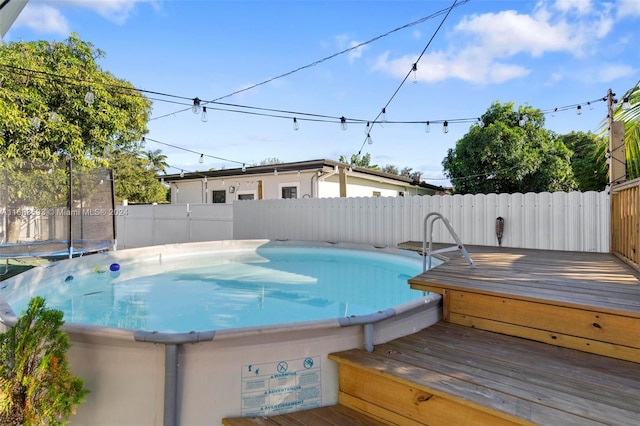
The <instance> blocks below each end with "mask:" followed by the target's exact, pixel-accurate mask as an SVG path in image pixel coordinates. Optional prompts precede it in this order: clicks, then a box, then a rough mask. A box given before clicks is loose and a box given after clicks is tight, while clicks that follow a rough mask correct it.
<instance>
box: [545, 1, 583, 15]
mask: <svg viewBox="0 0 640 426" xmlns="http://www.w3.org/2000/svg"><path fill="white" fill-rule="evenodd" d="M553 7H554V8H555V9H556V10H559V11H560V12H564V13H567V12H575V13H576V14H578V15H586V14H588V13H589V12H591V0H556V2H555V4H554V5H553Z"/></svg>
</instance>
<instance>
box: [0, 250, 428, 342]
mask: <svg viewBox="0 0 640 426" xmlns="http://www.w3.org/2000/svg"><path fill="white" fill-rule="evenodd" d="M410 254H412V253H407V254H406V255H404V256H399V255H391V254H388V253H384V252H372V251H364V250H354V249H346V248H335V247H314V246H309V245H304V246H302V245H298V246H291V245H282V244H280V245H278V244H275V245H271V246H263V247H259V248H257V249H255V248H253V247H246V248H236V249H231V250H211V251H205V252H201V253H190V254H189V255H188V256H184V255H180V254H176V255H174V256H169V255H166V254H165V255H164V256H163V255H162V254H158V255H154V256H151V257H148V256H144V257H141V258H135V259H126V260H122V261H120V262H111V263H110V262H109V261H106V259H105V262H104V263H103V264H102V265H98V266H95V267H93V265H91V266H88V267H87V266H84V265H82V262H75V263H73V264H72V266H71V267H70V268H69V267H67V268H64V271H61V272H53V271H56V269H59V268H53V267H52V268H51V271H52V273H51V274H50V275H49V276H47V277H46V278H45V279H44V280H42V281H40V282H39V283H37V284H36V283H31V284H29V285H28V286H25V285H24V284H22V285H20V286H12V287H10V288H7V289H5V290H4V296H5V298H6V300H7V302H8V303H9V304H10V305H11V307H12V308H13V310H14V312H16V313H18V312H22V311H23V310H24V309H26V306H27V304H28V302H29V299H30V298H31V297H33V296H36V295H37V296H41V297H44V298H45V299H46V300H47V306H48V307H50V308H55V309H59V310H61V311H63V312H64V318H65V320H66V321H68V322H73V323H81V324H90V325H98V326H107V327H119V328H128V329H134V330H148V331H159V332H173V333H175V332H189V331H205V330H222V329H230V328H238V327H252V326H264V325H271V324H280V323H287V322H298V321H314V320H322V319H329V318H339V317H349V316H352V315H366V314H370V313H374V312H377V311H381V310H385V309H387V308H390V307H393V306H396V305H399V304H401V303H405V302H409V301H411V300H414V299H417V298H419V297H421V296H423V294H422V293H421V292H419V291H416V290H411V289H410V288H409V286H408V285H407V280H408V279H409V278H411V277H413V276H415V275H418V274H419V273H420V272H421V268H422V262H421V258H420V257H419V256H410ZM55 266H57V265H55Z"/></svg>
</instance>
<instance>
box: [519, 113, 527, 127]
mask: <svg viewBox="0 0 640 426" xmlns="http://www.w3.org/2000/svg"><path fill="white" fill-rule="evenodd" d="M527 121H529V117H527V116H526V115H521V116H520V121H518V124H519V125H520V127H522V126H524V125H525V124H527Z"/></svg>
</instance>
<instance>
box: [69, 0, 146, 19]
mask: <svg viewBox="0 0 640 426" xmlns="http://www.w3.org/2000/svg"><path fill="white" fill-rule="evenodd" d="M59 3H67V4H70V5H74V6H79V7H83V8H85V9H90V10H93V11H95V12H97V13H98V14H100V15H102V16H103V17H105V18H107V19H108V20H110V21H112V22H115V23H116V24H123V23H124V22H125V21H126V20H127V19H129V16H130V15H131V12H133V10H134V9H135V7H136V6H137V4H138V3H151V4H152V5H153V6H154V7H157V6H158V1H157V0H61V1H60V2H59Z"/></svg>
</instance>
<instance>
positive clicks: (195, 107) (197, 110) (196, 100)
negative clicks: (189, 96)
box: [191, 98, 200, 114]
mask: <svg viewBox="0 0 640 426" xmlns="http://www.w3.org/2000/svg"><path fill="white" fill-rule="evenodd" d="M191 112H193V113H194V114H200V99H199V98H193V106H192V107H191Z"/></svg>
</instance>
